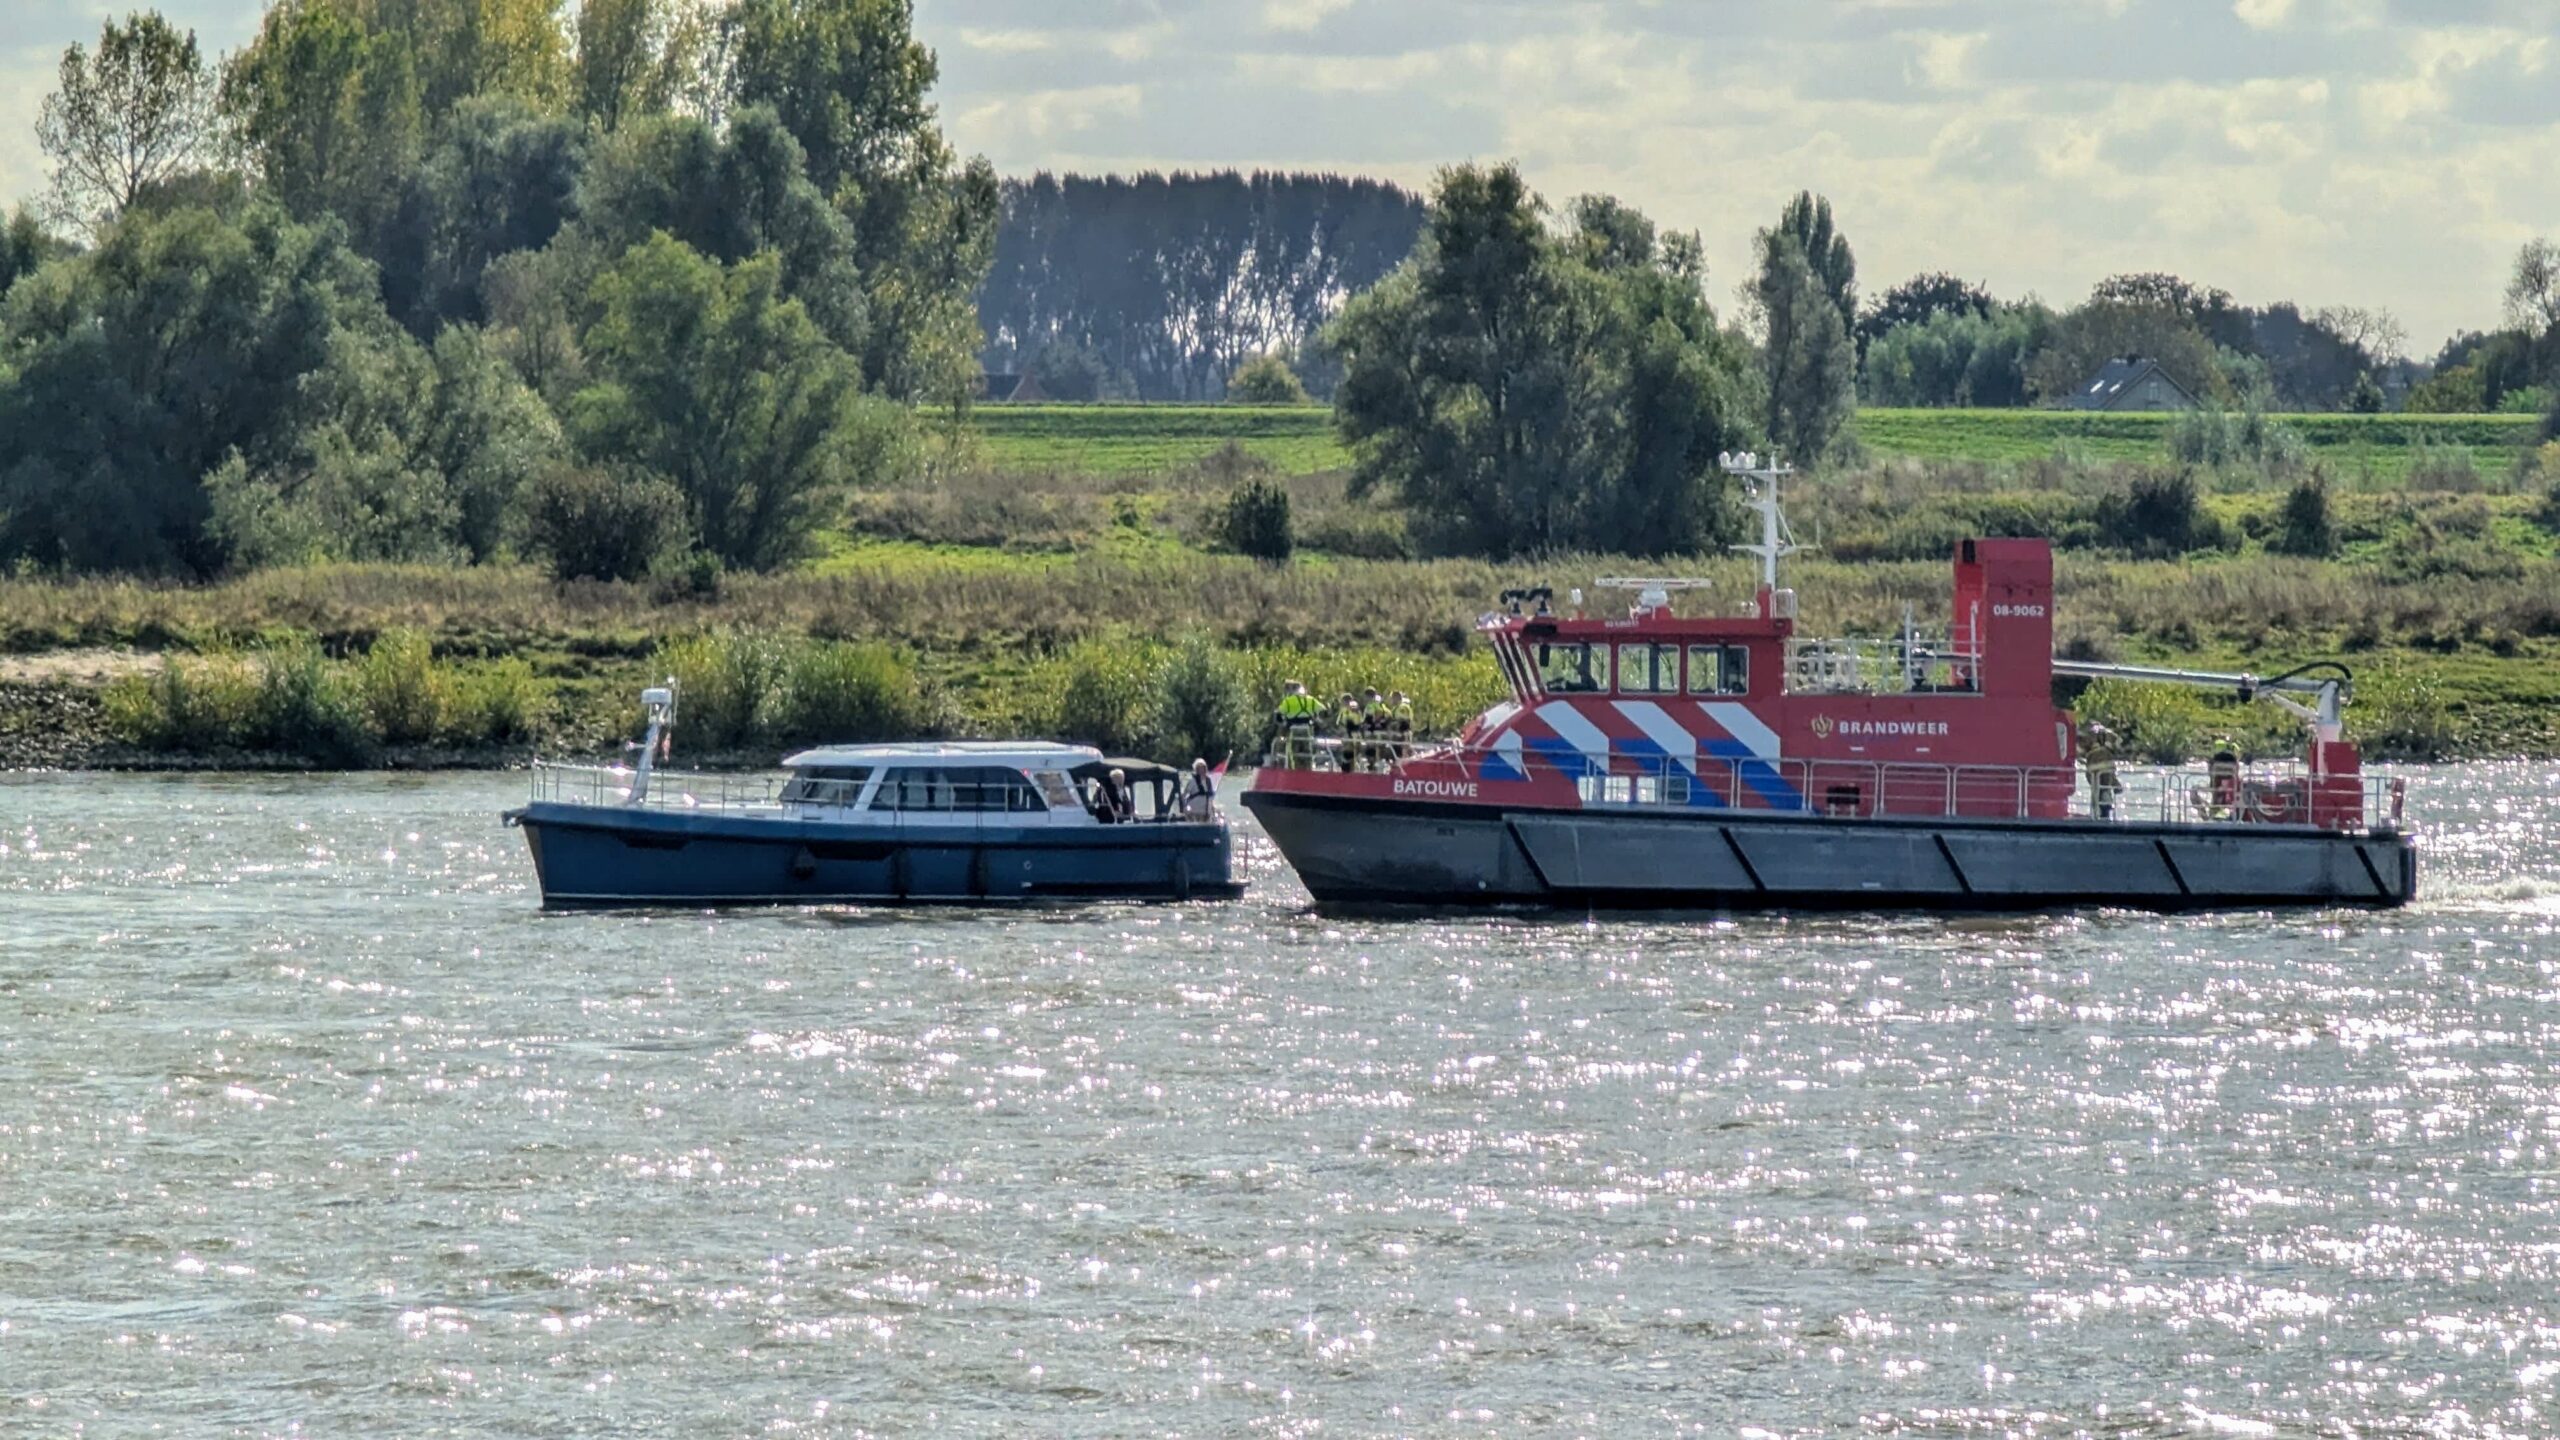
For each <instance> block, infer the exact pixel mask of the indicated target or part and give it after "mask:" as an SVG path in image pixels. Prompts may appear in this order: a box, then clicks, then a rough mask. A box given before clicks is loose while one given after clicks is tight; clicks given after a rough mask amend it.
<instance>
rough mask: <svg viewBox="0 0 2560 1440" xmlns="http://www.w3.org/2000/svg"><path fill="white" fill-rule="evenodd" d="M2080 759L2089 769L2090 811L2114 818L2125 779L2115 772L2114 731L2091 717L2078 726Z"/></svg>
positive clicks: (2104, 818)
mask: <svg viewBox="0 0 2560 1440" xmlns="http://www.w3.org/2000/svg"><path fill="white" fill-rule="evenodd" d="M2080 763H2081V764H2082V765H2085V766H2087V767H2088V771H2089V812H2090V813H2091V814H2093V815H2095V816H2097V817H2098V818H2099V819H2101V820H2113V819H2114V818H2116V798H2117V797H2118V796H2120V795H2122V794H2123V793H2124V780H2123V778H2122V777H2120V776H2118V775H2117V774H2116V732H2114V731H2113V730H2110V729H2108V728H2107V727H2106V726H2104V725H2101V724H2099V723H2098V722H2096V721H2094V720H2092V721H2090V722H2089V723H2088V724H2086V725H2083V726H2082V727H2080Z"/></svg>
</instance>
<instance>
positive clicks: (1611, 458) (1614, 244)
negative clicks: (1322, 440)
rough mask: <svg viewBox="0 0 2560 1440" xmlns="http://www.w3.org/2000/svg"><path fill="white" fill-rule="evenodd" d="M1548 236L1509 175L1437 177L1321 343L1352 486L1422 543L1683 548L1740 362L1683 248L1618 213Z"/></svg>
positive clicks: (1582, 218)
mask: <svg viewBox="0 0 2560 1440" xmlns="http://www.w3.org/2000/svg"><path fill="white" fill-rule="evenodd" d="M1576 221H1577V223H1576V226H1575V228H1574V229H1573V230H1572V231H1571V232H1569V233H1567V234H1565V235H1562V236H1558V235H1555V234H1551V233H1550V232H1549V230H1548V228H1547V226H1546V223H1545V215H1544V209H1543V206H1542V205H1541V204H1540V202H1539V201H1538V199H1537V197H1536V196H1535V195H1533V194H1532V193H1531V192H1530V191H1529V189H1528V187H1527V185H1526V184H1525V183H1524V182H1523V181H1522V180H1521V177H1520V174H1519V172H1518V171H1517V170H1516V169H1514V168H1513V167H1511V166H1508V165H1504V166H1498V167H1494V168H1491V169H1485V168H1479V167H1475V166H1461V167H1458V168H1456V169H1453V170H1450V171H1447V172H1445V173H1444V174H1443V175H1442V176H1441V177H1440V182H1439V185H1438V187H1437V190H1436V192H1435V194H1434V196H1433V199H1432V205H1431V209H1430V213H1429V218H1428V220H1427V222H1426V224H1425V227H1424V231H1423V236H1422V240H1421V243H1420V245H1419V246H1418V247H1417V249H1416V251H1415V254H1414V257H1413V260H1412V261H1411V262H1410V263H1409V264H1408V265H1406V266H1405V267H1404V268H1403V269H1402V270H1400V271H1398V272H1397V273H1396V274H1395V275H1394V276H1393V277H1391V278H1389V279H1388V280H1387V281H1385V282H1384V283H1382V284H1380V285H1379V286H1377V287H1375V288H1373V289H1372V290H1370V291H1368V292H1367V293H1365V294H1363V295H1361V296H1359V297H1357V298H1356V299H1354V300H1353V301H1352V302H1351V303H1350V304H1349V305H1347V306H1346V307H1345V308H1344V310H1343V312H1342V314H1341V316H1340V317H1339V318H1338V319H1337V320H1336V321H1335V322H1334V323H1333V325H1332V326H1331V327H1329V329H1328V330H1327V332H1326V341H1327V344H1328V345H1330V346H1331V347H1332V348H1333V349H1334V350H1335V351H1336V352H1337V353H1338V354H1339V355H1340V356H1341V357H1342V360H1343V363H1344V367H1345V368H1344V373H1343V380H1342V385H1341V388H1340V390H1339V391H1338V393H1337V396H1336V402H1335V414H1336V419H1337V423H1338V424H1339V426H1340V428H1341V431H1342V434H1343V437H1344V439H1345V441H1346V442H1347V443H1348V444H1350V446H1351V447H1352V450H1353V453H1354V455H1355V457H1356V460H1357V466H1356V469H1355V470H1354V473H1353V486H1354V488H1355V489H1356V490H1358V491H1360V492H1363V493H1366V492H1369V491H1372V490H1376V489H1381V488H1383V489H1385V490H1387V491H1389V492H1390V493H1392V494H1393V495H1394V497H1395V498H1396V499H1397V500H1398V501H1399V502H1400V503H1402V504H1403V505H1404V507H1405V508H1406V509H1407V511H1408V513H1409V515H1410V517H1411V522H1412V525H1413V527H1414V529H1415V531H1416V533H1417V534H1419V535H1420V536H1422V537H1423V538H1424V539H1425V540H1426V541H1427V542H1428V543H1430V544H1432V545H1434V546H1435V547H1436V548H1440V549H1444V550H1451V551H1461V552H1472V553H1483V554H1517V553H1522V552H1536V551H1552V550H1558V549H1566V548H1589V549H1611V550H1633V551H1642V552H1648V553H1659V552H1664V551H1673V550H1682V549H1688V548H1693V547H1695V546H1696V545H1698V544H1700V543H1703V542H1704V541H1705V540H1706V539H1707V538H1708V537H1709V536H1710V535H1712V534H1713V533H1714V530H1715V527H1716V523H1717V520H1718V516H1719V507H1718V505H1717V497H1718V494H1719V493H1720V492H1719V490H1718V488H1717V485H1716V477H1715V455H1716V453H1717V451H1718V450H1720V449H1726V448H1731V447H1732V446H1733V445H1735V444H1736V443H1737V442H1738V441H1739V439H1740V438H1741V433H1742V431H1741V420H1740V409H1741V407H1740V402H1739V399H1738V393H1739V390H1740V388H1741V370H1742V360H1741V357H1740V353H1739V350H1738V347H1737V346H1736V344H1735V342H1733V341H1732V340H1731V339H1730V338H1729V337H1727V336H1726V335H1725V334H1724V333H1723V332H1721V331H1720V330H1719V329H1718V328H1717V326H1716V323H1715V317H1714V314H1713V312H1712V311H1711V310H1710V309H1709V307H1708V306H1707V304H1706V301H1705V298H1704V294H1703V280H1704V268H1703V266H1702V265H1701V264H1700V262H1699V258H1698V256H1699V250H1698V246H1697V243H1696V241H1695V239H1694V238H1693V237H1674V238H1673V239H1672V240H1669V241H1664V240H1661V239H1659V238H1658V237H1657V236H1656V235H1655V234H1654V232H1653V229H1652V227H1651V225H1650V224H1649V223H1646V222H1645V221H1644V220H1643V217H1641V216H1639V215H1636V214H1635V213H1634V212H1632V211H1629V210H1626V209H1625V208H1624V207H1622V206H1618V205H1617V204H1615V202H1610V201H1601V200H1593V201H1586V202H1584V203H1583V204H1582V205H1580V206H1578V207H1577V209H1576Z"/></svg>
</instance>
